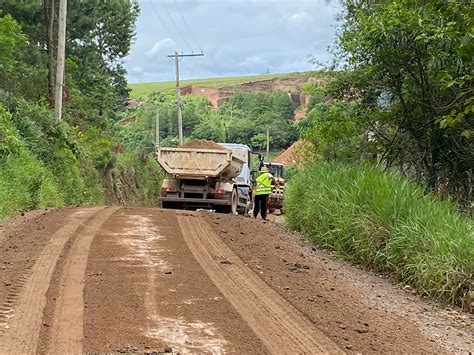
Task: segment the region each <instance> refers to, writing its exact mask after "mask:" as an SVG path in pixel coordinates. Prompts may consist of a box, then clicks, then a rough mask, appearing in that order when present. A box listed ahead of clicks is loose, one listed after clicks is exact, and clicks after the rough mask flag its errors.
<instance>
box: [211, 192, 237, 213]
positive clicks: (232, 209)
mask: <svg viewBox="0 0 474 355" xmlns="http://www.w3.org/2000/svg"><path fill="white" fill-rule="evenodd" d="M238 198H239V196H238V194H237V190H236V189H233V190H232V193H231V194H230V205H227V206H221V207H219V208H216V209H217V211H218V212H221V213H230V214H234V215H235V214H236V213H237V206H238V203H237V201H238Z"/></svg>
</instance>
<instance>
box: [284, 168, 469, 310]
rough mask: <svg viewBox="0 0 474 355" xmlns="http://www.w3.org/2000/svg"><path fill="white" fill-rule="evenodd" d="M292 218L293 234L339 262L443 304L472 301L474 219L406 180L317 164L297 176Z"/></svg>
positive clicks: (289, 209) (288, 208)
mask: <svg viewBox="0 0 474 355" xmlns="http://www.w3.org/2000/svg"><path fill="white" fill-rule="evenodd" d="M285 213H286V216H287V217H286V223H287V225H288V227H289V228H291V229H295V230H299V231H302V232H303V233H305V234H306V235H307V236H308V237H309V238H310V239H311V240H312V241H313V242H314V243H315V244H318V245H321V246H322V247H324V248H327V249H329V250H331V251H333V252H334V253H335V254H336V255H338V256H340V257H343V258H345V259H349V260H352V261H354V262H357V263H359V264H362V265H364V266H368V267H371V268H374V269H375V270H377V271H389V272H392V273H393V274H394V275H396V276H397V277H398V279H399V280H400V281H401V282H402V283H407V284H410V285H412V286H414V287H415V288H417V289H418V290H419V291H420V292H421V293H422V294H426V295H429V296H432V297H433V298H436V299H440V300H444V301H448V302H452V303H462V302H470V299H472V295H473V292H474V291H473V289H472V285H473V281H474V276H473V274H474V224H473V222H472V220H470V219H468V218H466V217H463V216H461V215H460V214H459V213H458V212H457V211H456V207H455V205H454V204H453V203H452V202H451V201H446V200H445V201H441V200H439V199H437V198H436V197H435V196H433V195H432V194H430V193H426V192H425V191H424V190H423V189H422V188H421V187H419V186H417V185H415V184H414V183H412V182H410V181H408V180H407V179H405V178H403V177H401V176H398V175H396V174H393V173H384V172H382V171H380V170H379V169H378V168H376V167H370V166H357V165H345V164H342V163H336V162H318V163H314V164H312V165H310V166H307V167H306V168H305V169H303V170H301V171H299V172H297V173H296V174H295V176H293V177H292V179H291V181H290V183H289V187H288V190H287V194H286V199H285Z"/></svg>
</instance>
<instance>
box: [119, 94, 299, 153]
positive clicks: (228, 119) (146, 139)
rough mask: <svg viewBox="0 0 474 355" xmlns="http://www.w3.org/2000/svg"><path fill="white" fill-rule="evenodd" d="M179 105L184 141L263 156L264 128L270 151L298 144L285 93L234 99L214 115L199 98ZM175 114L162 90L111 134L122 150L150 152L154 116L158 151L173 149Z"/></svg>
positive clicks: (169, 97)
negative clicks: (233, 146) (243, 148)
mask: <svg viewBox="0 0 474 355" xmlns="http://www.w3.org/2000/svg"><path fill="white" fill-rule="evenodd" d="M182 101H183V122H184V125H183V132H184V136H185V139H207V140H214V141H216V142H232V143H241V144H247V145H248V146H250V147H253V148H254V149H256V150H263V149H264V147H265V146H266V139H267V136H266V131H267V128H268V130H269V134H270V145H271V148H272V149H282V148H286V147H288V146H289V145H291V143H293V142H294V141H295V140H297V138H298V130H297V126H296V125H295V123H294V120H293V116H294V113H293V106H292V105H293V104H292V101H291V99H290V98H289V97H288V95H287V94H286V93H284V92H275V93H254V92H250V93H237V94H236V95H234V96H232V97H231V98H230V99H229V101H227V102H226V103H224V104H223V105H222V106H221V107H219V108H218V109H213V108H212V107H211V104H210V102H209V101H208V100H207V99H206V98H203V97H196V96H184V97H183V98H182ZM176 111H177V109H176V97H175V96H174V93H173V92H172V91H169V90H168V91H166V90H165V91H163V92H158V93H156V94H153V95H150V97H149V98H148V100H147V105H145V106H144V107H142V108H139V109H137V111H136V112H135V113H134V114H133V115H132V116H130V117H125V118H124V119H123V120H122V121H120V122H118V124H117V125H116V128H117V130H118V131H119V135H120V137H121V139H122V141H123V142H124V143H125V144H126V145H127V146H129V147H133V148H140V147H148V148H152V147H153V146H154V141H155V129H154V127H155V121H156V115H157V113H158V112H159V115H160V137H161V138H162V139H161V145H162V146H176V145H177V144H178V138H177V131H178V127H177V119H176V117H177V112H176Z"/></svg>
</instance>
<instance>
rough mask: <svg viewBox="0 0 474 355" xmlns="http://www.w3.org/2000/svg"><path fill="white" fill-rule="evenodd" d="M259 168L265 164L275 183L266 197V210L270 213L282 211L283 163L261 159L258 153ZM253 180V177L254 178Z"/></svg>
mask: <svg viewBox="0 0 474 355" xmlns="http://www.w3.org/2000/svg"><path fill="white" fill-rule="evenodd" d="M258 159H259V164H258V167H259V170H260V169H261V168H262V167H263V166H265V167H267V168H268V169H269V172H270V173H271V174H272V175H273V177H274V178H275V184H272V193H271V194H270V196H269V198H268V211H269V212H270V213H273V212H275V210H280V211H282V212H283V198H284V194H285V184H286V181H285V169H284V165H283V164H280V163H270V162H265V161H263V158H262V156H261V155H260V154H259V157H258ZM254 180H255V179H254Z"/></svg>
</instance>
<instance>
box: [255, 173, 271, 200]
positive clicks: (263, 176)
mask: <svg viewBox="0 0 474 355" xmlns="http://www.w3.org/2000/svg"><path fill="white" fill-rule="evenodd" d="M256 182H257V184H256V185H257V186H255V195H270V194H271V193H272V181H271V179H270V178H269V177H268V173H267V172H262V173H260V175H259V176H258V177H257V179H256Z"/></svg>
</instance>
